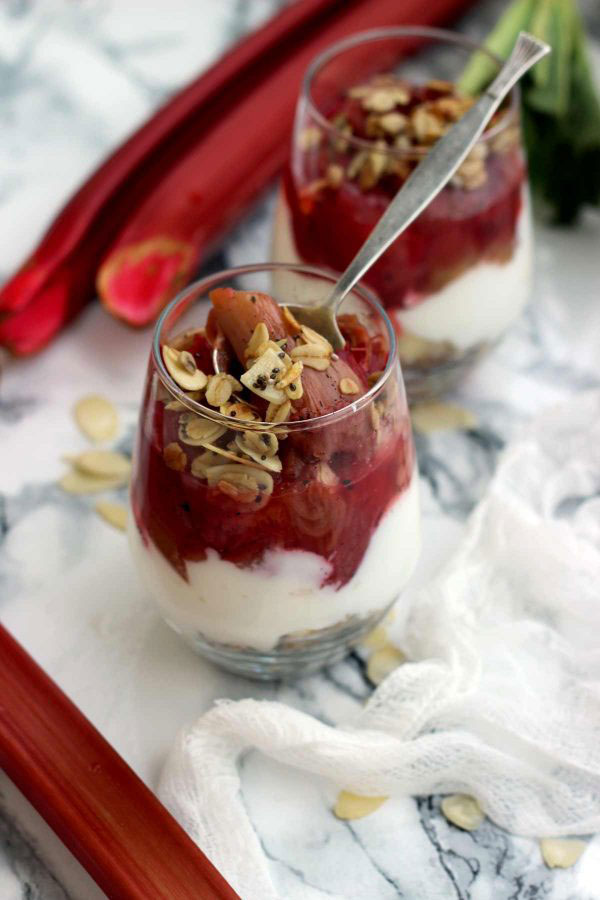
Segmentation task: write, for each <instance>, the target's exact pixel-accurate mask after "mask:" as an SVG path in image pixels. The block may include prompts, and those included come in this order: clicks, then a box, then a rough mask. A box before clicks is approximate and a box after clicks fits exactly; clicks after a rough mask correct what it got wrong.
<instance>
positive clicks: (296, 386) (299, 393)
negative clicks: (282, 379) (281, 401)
mask: <svg viewBox="0 0 600 900" xmlns="http://www.w3.org/2000/svg"><path fill="white" fill-rule="evenodd" d="M285 395H286V397H288V398H289V399H290V400H300V399H301V398H302V397H303V396H304V388H303V387H302V379H301V378H296V379H295V381H292V383H291V384H288V386H287V387H286V389H285Z"/></svg>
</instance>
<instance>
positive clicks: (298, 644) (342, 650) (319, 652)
mask: <svg viewBox="0 0 600 900" xmlns="http://www.w3.org/2000/svg"><path fill="white" fill-rule="evenodd" d="M395 602H396V601H393V602H392V603H390V604H389V605H388V606H386V607H385V608H384V609H381V610H378V611H377V612H375V613H371V615H370V616H367V617H366V618H361V619H358V618H357V617H355V616H353V617H352V618H351V619H348V620H345V621H344V622H341V623H339V624H338V625H334V626H332V627H331V628H324V629H321V630H320V631H314V632H309V633H307V634H303V635H290V636H289V637H285V638H282V639H281V640H280V641H279V643H278V644H277V646H276V647H275V648H274V649H273V650H255V649H253V648H251V647H234V646H231V645H229V644H217V643H214V642H212V641H207V640H206V638H204V637H203V636H202V635H201V634H199V633H198V632H197V633H195V634H192V633H190V632H185V631H182V630H181V629H180V628H178V627H177V626H176V625H175V624H174V623H173V622H169V620H166V621H167V623H168V624H169V625H170V626H171V627H172V628H173V629H174V630H175V631H177V632H178V634H180V635H181V636H182V637H183V639H184V640H185V642H186V643H187V644H188V645H189V646H190V647H191V648H192V649H193V650H195V651H196V652H197V653H199V654H200V656H204V657H205V658H206V659H208V660H210V661H211V662H213V663H215V664H216V665H217V666H220V667H221V668H222V669H226V670H227V671H228V672H233V673H234V674H235V675H243V676H244V677H245V678H252V679H255V680H258V681H277V680H280V679H284V680H291V679H296V678H302V677H304V676H305V675H310V674H312V673H313V672H317V671H318V670H319V669H321V668H323V666H328V665H331V664H332V663H336V662H339V660H341V659H343V658H344V656H345V655H346V654H347V653H348V651H349V650H350V649H351V648H352V647H353V646H354V645H355V644H357V643H358V642H359V641H360V640H361V638H363V637H365V635H367V634H368V633H369V632H370V631H372V630H373V628H375V626H376V625H378V624H379V622H381V620H382V619H383V618H384V617H385V616H386V615H387V613H388V612H389V610H390V609H391V608H392V606H393V605H394V603H395Z"/></svg>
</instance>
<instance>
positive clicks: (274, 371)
mask: <svg viewBox="0 0 600 900" xmlns="http://www.w3.org/2000/svg"><path fill="white" fill-rule="evenodd" d="M279 372H281V369H280V368H279V366H275V368H274V369H271V378H275V376H276V375H277V374H278V373H279Z"/></svg>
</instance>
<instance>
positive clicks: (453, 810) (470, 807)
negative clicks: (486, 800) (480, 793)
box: [442, 794, 484, 831]
mask: <svg viewBox="0 0 600 900" xmlns="http://www.w3.org/2000/svg"><path fill="white" fill-rule="evenodd" d="M442 812H443V814H444V816H445V817H446V818H447V819H448V821H449V822H452V824H453V825H456V826H457V828H462V829H463V831H475V829H476V828H479V826H480V825H481V823H482V822H483V819H484V815H483V812H482V810H481V807H480V805H479V803H478V802H477V800H476V799H475V797H470V796H469V795H468V794H449V795H448V796H447V797H444V798H443V800H442Z"/></svg>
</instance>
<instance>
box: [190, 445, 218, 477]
mask: <svg viewBox="0 0 600 900" xmlns="http://www.w3.org/2000/svg"><path fill="white" fill-rule="evenodd" d="M222 465H223V458H222V456H221V455H220V454H219V453H215V452H214V450H205V451H204V453H200V454H199V455H198V456H195V457H194V459H193V460H192V465H191V467H190V471H191V473H192V475H193V476H194V478H206V476H207V472H208V470H209V469H210V468H212V467H213V466H222Z"/></svg>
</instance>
